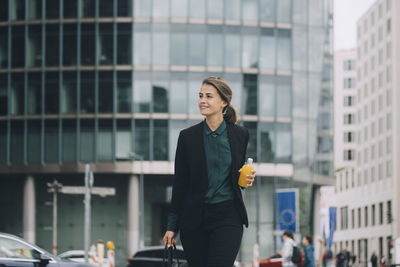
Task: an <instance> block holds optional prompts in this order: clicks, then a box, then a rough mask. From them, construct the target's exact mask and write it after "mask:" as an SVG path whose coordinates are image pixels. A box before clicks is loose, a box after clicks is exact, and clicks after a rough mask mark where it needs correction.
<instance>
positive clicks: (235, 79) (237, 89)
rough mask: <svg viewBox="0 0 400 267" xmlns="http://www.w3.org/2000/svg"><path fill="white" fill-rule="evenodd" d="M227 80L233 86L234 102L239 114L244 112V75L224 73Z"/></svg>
mask: <svg viewBox="0 0 400 267" xmlns="http://www.w3.org/2000/svg"><path fill="white" fill-rule="evenodd" d="M224 79H225V81H227V82H228V84H229V85H230V86H231V89H232V104H233V105H234V106H235V107H236V109H237V111H238V113H239V114H243V107H242V102H243V101H242V100H243V99H242V95H243V93H242V92H243V89H242V75H241V74H228V73H226V74H224Z"/></svg>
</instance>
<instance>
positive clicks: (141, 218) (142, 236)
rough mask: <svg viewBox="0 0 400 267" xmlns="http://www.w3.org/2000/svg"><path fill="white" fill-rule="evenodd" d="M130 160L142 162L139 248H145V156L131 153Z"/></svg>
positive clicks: (129, 154)
mask: <svg viewBox="0 0 400 267" xmlns="http://www.w3.org/2000/svg"><path fill="white" fill-rule="evenodd" d="M128 156H129V158H131V159H133V160H135V159H136V160H139V161H140V174H139V232H140V234H139V247H140V248H143V247H144V180H143V156H141V155H139V154H137V153H135V152H129V153H128Z"/></svg>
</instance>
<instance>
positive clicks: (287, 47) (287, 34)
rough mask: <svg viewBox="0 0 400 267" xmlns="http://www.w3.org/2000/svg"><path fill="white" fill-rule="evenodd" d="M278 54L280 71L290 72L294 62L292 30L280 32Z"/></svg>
mask: <svg viewBox="0 0 400 267" xmlns="http://www.w3.org/2000/svg"><path fill="white" fill-rule="evenodd" d="M277 52H278V53H277V56H278V66H277V67H278V69H279V70H290V68H291V62H292V52H291V31H290V30H278V43H277Z"/></svg>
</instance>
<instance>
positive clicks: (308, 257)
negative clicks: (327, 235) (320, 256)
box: [302, 236, 315, 267]
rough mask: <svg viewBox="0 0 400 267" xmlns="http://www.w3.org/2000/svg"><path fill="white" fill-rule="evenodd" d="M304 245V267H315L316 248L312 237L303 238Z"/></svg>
mask: <svg viewBox="0 0 400 267" xmlns="http://www.w3.org/2000/svg"><path fill="white" fill-rule="evenodd" d="M302 243H303V245H304V247H305V248H304V253H305V257H304V264H303V267H315V259H314V247H313V246H312V238H311V236H305V237H303V241H302Z"/></svg>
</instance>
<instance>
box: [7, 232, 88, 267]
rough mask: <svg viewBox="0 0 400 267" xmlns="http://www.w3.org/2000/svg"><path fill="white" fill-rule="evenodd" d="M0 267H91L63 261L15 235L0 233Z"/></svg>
mask: <svg viewBox="0 0 400 267" xmlns="http://www.w3.org/2000/svg"><path fill="white" fill-rule="evenodd" d="M0 266H18V267H36V266H40V267H93V266H92V265H88V264H84V263H77V262H73V261H70V260H63V259H61V258H60V257H57V256H54V255H52V254H51V253H49V252H47V251H46V250H44V249H42V248H40V247H38V246H36V245H33V244H31V243H29V242H28V241H26V240H24V239H22V238H19V237H17V236H15V235H10V234H5V233H0Z"/></svg>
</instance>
